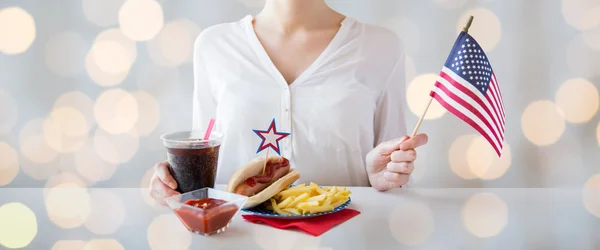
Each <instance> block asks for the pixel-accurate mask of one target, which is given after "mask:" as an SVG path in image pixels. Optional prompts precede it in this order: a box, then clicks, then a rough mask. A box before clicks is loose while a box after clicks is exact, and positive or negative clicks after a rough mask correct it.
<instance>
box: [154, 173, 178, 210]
mask: <svg viewBox="0 0 600 250" xmlns="http://www.w3.org/2000/svg"><path fill="white" fill-rule="evenodd" d="M178 194H179V192H177V191H175V190H173V189H171V188H170V187H169V186H167V185H165V184H164V183H163V182H162V181H161V180H160V178H159V177H158V175H157V174H155V175H154V176H153V177H152V180H151V181H150V196H151V197H152V198H153V199H154V200H156V202H158V203H160V204H161V205H166V203H165V201H164V199H165V198H167V197H171V196H173V195H178Z"/></svg>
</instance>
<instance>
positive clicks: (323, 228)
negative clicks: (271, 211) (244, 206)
mask: <svg viewBox="0 0 600 250" xmlns="http://www.w3.org/2000/svg"><path fill="white" fill-rule="evenodd" d="M359 214H360V212H359V211H357V210H354V209H349V208H346V209H343V210H341V211H339V212H337V213H332V214H326V215H321V216H317V217H312V218H303V219H278V218H266V217H262V216H258V215H250V214H244V215H242V217H243V218H244V219H246V220H247V221H249V222H252V223H257V224H263V223H264V224H267V225H270V226H272V227H275V228H279V229H285V228H293V227H296V228H299V229H301V230H303V231H305V232H307V233H309V234H312V235H314V236H319V235H321V234H323V233H325V232H327V231H329V229H331V228H333V227H334V226H336V225H339V224H341V223H343V222H345V221H347V220H349V219H351V218H352V217H354V216H357V215H359Z"/></svg>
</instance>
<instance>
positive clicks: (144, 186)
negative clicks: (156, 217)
mask: <svg viewBox="0 0 600 250" xmlns="http://www.w3.org/2000/svg"><path fill="white" fill-rule="evenodd" d="M153 174H154V168H149V169H148V170H146V173H144V176H143V177H142V181H140V188H141V189H140V192H142V198H143V199H144V201H145V202H146V203H147V204H148V205H150V206H151V207H153V208H156V209H167V208H166V207H165V206H162V205H160V204H158V203H157V202H156V201H155V200H154V198H152V196H150V182H151V181H152V175H153Z"/></svg>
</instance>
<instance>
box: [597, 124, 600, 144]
mask: <svg viewBox="0 0 600 250" xmlns="http://www.w3.org/2000/svg"><path fill="white" fill-rule="evenodd" d="M596 138H597V139H598V145H600V123H598V127H597V128H596Z"/></svg>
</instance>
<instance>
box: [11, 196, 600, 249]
mask: <svg viewBox="0 0 600 250" xmlns="http://www.w3.org/2000/svg"><path fill="white" fill-rule="evenodd" d="M217 188H219V189H223V187H222V186H219V187H217ZM349 189H350V190H351V191H352V195H351V197H352V203H351V204H350V205H349V208H352V209H357V210H359V211H360V212H361V214H360V215H358V216H357V217H354V218H353V219H351V220H349V221H347V222H345V223H343V224H341V225H339V226H337V227H335V228H334V229H332V230H331V231H329V232H327V233H325V234H324V235H322V236H320V237H313V236H311V235H308V234H305V233H303V232H300V231H293V230H279V229H274V228H271V227H268V226H264V225H256V224H252V223H249V222H246V221H244V220H243V219H242V218H241V215H240V214H238V215H237V216H236V217H235V218H234V220H233V222H232V224H231V226H230V228H229V229H228V230H227V231H226V232H225V233H223V234H219V235H215V236H210V237H205V236H200V235H195V234H192V233H189V232H187V231H186V230H185V228H184V227H183V225H182V224H181V223H180V222H179V220H178V219H177V218H176V217H175V216H174V214H173V213H172V212H171V211H170V210H168V209H166V208H156V207H154V206H152V205H150V204H149V202H148V200H146V198H147V197H144V196H145V195H143V194H144V193H145V192H146V190H144V189H134V188H131V189H110V188H107V189H100V188H90V189H84V190H79V194H81V193H88V194H90V197H91V198H92V201H93V204H94V205H93V206H92V210H93V209H95V210H93V211H92V212H90V214H89V215H86V216H87V217H86V218H85V221H86V222H85V223H83V224H81V225H79V226H75V227H74V228H61V227H60V226H58V225H57V223H55V222H54V221H53V220H57V219H56V218H54V219H52V218H51V217H52V216H49V213H50V212H49V210H52V209H49V208H48V205H47V204H46V203H45V202H44V197H45V196H46V197H47V194H48V193H47V192H49V190H46V189H9V188H4V189H0V206H1V205H2V204H6V203H9V202H20V203H22V204H25V205H26V206H28V207H29V208H30V209H31V210H32V211H33V212H34V213H35V215H36V217H37V224H38V228H37V230H38V232H37V234H36V236H35V238H34V239H33V240H32V242H31V243H30V244H29V246H28V247H27V249H51V248H52V246H53V245H54V244H55V243H56V242H57V241H59V240H81V241H84V242H89V241H90V240H95V239H114V240H116V241H117V242H118V243H119V244H120V245H121V246H122V247H123V249H136V250H137V249H171V250H176V249H244V250H250V249H264V250H271V249H273V250H275V249H290V250H291V249H298V250H300V249H304V250H308V249H315V250H316V249H323V250H324V249H344V250H347V249H502V250H505V249H600V218H598V217H596V216H595V215H594V214H593V213H592V212H590V210H591V211H595V213H597V214H600V190H590V191H586V192H587V193H584V192H583V191H582V190H581V189H396V190H391V191H388V192H378V191H375V190H374V189H371V188H352V187H351V188H349ZM44 193H46V194H44ZM100 193H102V194H104V195H99V194H100ZM106 193H110V194H111V195H109V196H112V197H113V199H109V198H102V197H108V196H107V195H106ZM64 195H70V194H69V193H68V192H66V191H65V192H64ZM114 197H117V198H116V199H114ZM586 197H587V198H586ZM55 198H56V195H55ZM63 198H65V200H67V199H68V197H63ZM102 199H107V200H106V201H104V200H102ZM586 199H587V203H586V202H584V200H586ZM590 199H593V200H590ZM590 201H591V203H590ZM69 202H73V204H79V203H77V202H75V201H69ZM69 202H66V203H69ZM593 202H595V203H593ZM117 203H118V204H117ZM585 204H588V208H586V205H585ZM590 204H591V205H590ZM67 206H68V205H67ZM119 207H121V208H122V209H115V208H119ZM77 211H78V210H75V213H77ZM123 215H124V216H123ZM120 216H121V217H122V219H115V218H120ZM59 219H60V218H59ZM82 222H83V220H82ZM2 223H4V225H2ZM6 223H7V222H6V221H5V222H0V227H5V226H7V225H6ZM8 223H14V222H8ZM59 224H60V223H59ZM111 228H113V230H111ZM103 230H104V232H102V231H103ZM107 230H108V231H107ZM98 232H100V233H98ZM0 238H1V236H0ZM0 248H2V246H1V245H0ZM111 249H113V248H111ZM111 249H106V250H111ZM114 249H119V248H114Z"/></svg>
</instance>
